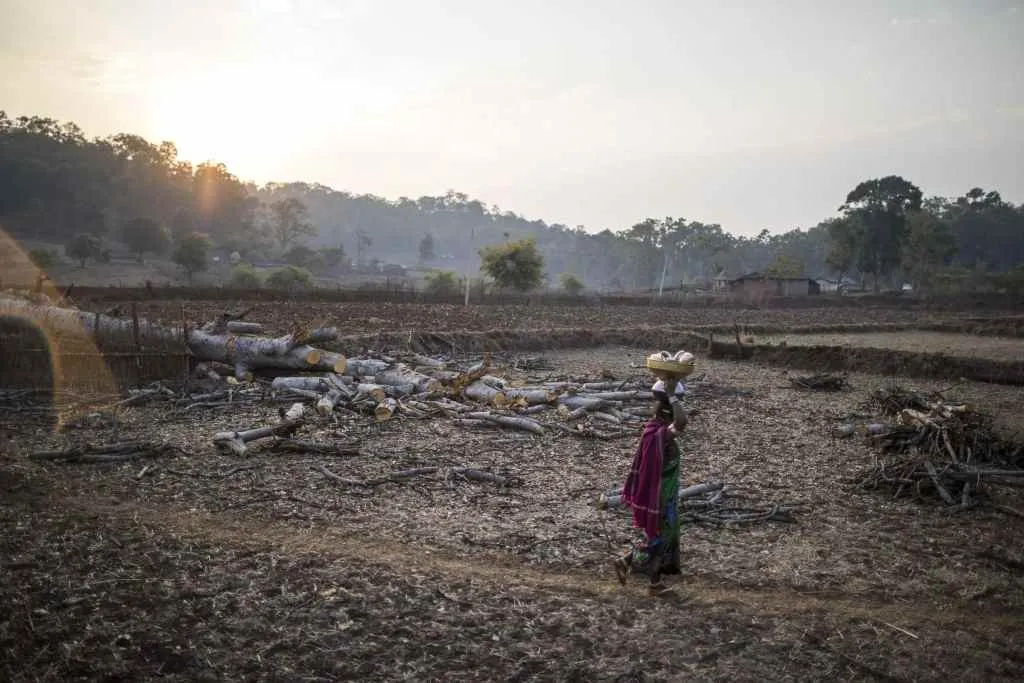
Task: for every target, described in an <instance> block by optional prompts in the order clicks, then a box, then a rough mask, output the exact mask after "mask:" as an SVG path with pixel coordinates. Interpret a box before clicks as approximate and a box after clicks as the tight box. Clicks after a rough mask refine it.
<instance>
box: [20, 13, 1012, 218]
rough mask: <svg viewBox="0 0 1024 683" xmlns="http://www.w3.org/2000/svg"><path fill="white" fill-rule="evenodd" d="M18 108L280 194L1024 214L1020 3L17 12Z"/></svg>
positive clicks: (634, 210) (528, 210)
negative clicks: (930, 200)
mask: <svg viewBox="0 0 1024 683" xmlns="http://www.w3.org/2000/svg"><path fill="white" fill-rule="evenodd" d="M1018 2H1019V4H1020V5H1022V6H1021V7H1018ZM0 109H5V110H7V112H8V114H9V115H15V116H16V115H21V114H40V115H45V116H52V117H55V118H58V119H62V120H74V121H76V122H77V123H79V124H80V125H81V126H82V127H83V128H84V130H85V132H86V134H88V135H90V136H95V135H107V134H111V133H115V132H121V131H125V132H135V133H139V134H141V135H143V136H145V137H147V138H149V139H151V140H153V141H159V140H165V139H168V140H173V141H175V142H176V143H177V144H178V147H179V149H180V151H181V156H182V157H184V158H187V159H190V160H193V161H201V160H204V159H208V158H209V159H216V160H219V161H223V162H225V163H226V164H227V165H228V167H229V169H231V170H232V171H233V172H234V173H235V174H237V175H238V176H240V177H241V178H243V179H246V180H255V181H257V182H260V183H262V182H266V181H271V180H273V181H289V180H305V181H310V182H321V183H323V184H326V185H330V186H332V187H335V188H337V189H344V190H349V191H352V192H357V193H364V192H365V193H372V194H377V195H382V196H385V197H390V198H397V197H399V196H402V195H405V196H410V197H416V196H419V195H423V194H441V193H443V192H445V191H446V190H447V189H449V188H452V189H456V190H459V191H462V192H466V193H468V194H470V195H471V196H474V197H476V198H478V199H480V200H481V201H484V202H485V203H487V204H488V205H490V204H497V205H499V206H501V207H502V208H503V209H509V210H513V211H516V212H517V213H520V214H523V215H526V216H528V217H530V218H542V219H544V220H547V221H550V222H561V223H565V224H567V225H570V226H575V225H578V224H583V225H585V226H586V227H587V228H588V229H591V230H599V229H603V228H606V227H607V228H612V229H619V228H623V227H628V226H629V225H630V224H632V223H634V222H636V221H638V220H640V219H642V218H644V217H646V216H655V217H661V216H666V215H671V216H682V217H686V218H689V219H693V220H703V221H707V222H718V223H721V224H722V226H723V227H724V228H726V229H727V230H730V231H732V232H736V233H746V234H750V233H756V232H757V231H759V230H760V229H762V228H768V229H770V230H773V231H775V230H784V229H789V228H791V227H795V226H808V225H813V224H815V223H817V222H818V221H819V220H821V219H822V218H825V217H827V216H829V215H832V214H833V213H834V212H835V209H836V207H837V206H838V205H839V204H840V203H842V201H843V199H844V198H845V195H846V193H847V192H848V191H849V190H850V189H852V188H853V186H854V185H856V184H857V182H859V181H860V180H863V179H866V178H870V177H878V176H882V175H888V174H890V173H898V174H901V175H904V176H905V177H907V178H908V179H910V180H912V181H914V182H915V183H917V184H918V185H919V186H920V187H921V188H922V189H923V190H924V192H925V193H926V194H942V195H958V194H962V193H963V192H965V191H966V190H968V189H970V187H972V186H975V185H980V186H982V187H985V188H986V189H997V190H999V191H1000V192H1001V193H1002V194H1003V196H1004V198H1006V199H1008V200H1011V201H1014V202H1021V201H1024V163H1022V161H1021V159H1024V132H1022V131H1024V0H1007V1H1005V2H1004V1H1000V0H976V1H975V2H926V1H924V0H919V1H911V0H893V1H892V2H876V1H874V0H858V1H857V2H848V1H847V2H837V1H833V0H776V1H772V0H749V1H748V2H745V3H744V2H718V1H712V2H708V1H707V0H701V1H700V2H690V1H689V0H647V1H644V0H637V1H636V2H632V3H628V2H622V1H621V0H617V1H615V2H612V1H611V0H546V1H542V0H516V1H515V2H511V1H508V0H505V1H503V2H497V1H496V0H435V1H434V2H426V1H424V0H206V1H204V2H198V1H195V0H182V1H179V2H167V1H166V0H132V1H129V0H79V1H78V2H74V1H73V0H0Z"/></svg>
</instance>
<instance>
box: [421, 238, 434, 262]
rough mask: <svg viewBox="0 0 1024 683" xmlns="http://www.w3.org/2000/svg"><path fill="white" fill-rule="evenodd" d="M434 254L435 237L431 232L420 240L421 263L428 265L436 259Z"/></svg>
mask: <svg viewBox="0 0 1024 683" xmlns="http://www.w3.org/2000/svg"><path fill="white" fill-rule="evenodd" d="M436 256H437V255H436V254H435V253H434V236H433V235H431V234H430V233H429V232H428V233H427V234H426V235H424V236H423V239H421V240H420V263H428V262H430V261H433V260H434V259H435V258H436Z"/></svg>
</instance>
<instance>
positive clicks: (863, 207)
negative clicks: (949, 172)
mask: <svg viewBox="0 0 1024 683" xmlns="http://www.w3.org/2000/svg"><path fill="white" fill-rule="evenodd" d="M921 202H922V195H921V190H920V189H919V188H918V187H917V186H916V185H914V184H913V183H911V182H909V181H907V180H905V179H903V178H901V177H899V176H886V177H884V178H877V179H873V180H865V181H864V182H862V183H860V184H859V185H857V187H855V188H854V189H853V190H852V191H851V192H850V193H849V194H848V195H847V196H846V202H845V203H844V204H843V205H842V206H841V207H839V210H840V211H842V212H843V213H844V215H845V216H847V217H853V218H856V219H857V225H858V227H859V230H858V231H857V233H856V249H857V267H858V269H859V270H860V271H861V272H862V273H869V274H871V275H873V276H874V285H875V290H876V291H877V290H878V289H879V278H881V277H885V276H887V275H889V274H890V273H892V272H893V270H894V269H896V268H897V267H899V265H900V263H901V261H902V254H903V245H904V243H905V242H906V239H907V233H908V230H909V224H908V219H907V215H908V213H910V212H911V211H918V210H920V209H921Z"/></svg>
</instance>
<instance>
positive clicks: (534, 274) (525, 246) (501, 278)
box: [480, 237, 544, 292]
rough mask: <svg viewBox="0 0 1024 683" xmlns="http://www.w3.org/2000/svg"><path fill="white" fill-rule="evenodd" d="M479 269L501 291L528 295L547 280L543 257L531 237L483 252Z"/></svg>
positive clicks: (481, 252) (488, 248)
mask: <svg viewBox="0 0 1024 683" xmlns="http://www.w3.org/2000/svg"><path fill="white" fill-rule="evenodd" d="M480 269H481V270H483V271H484V272H485V273H487V274H488V275H489V276H491V279H493V280H494V282H495V284H497V286H498V287H499V288H501V289H514V290H517V291H520V292H528V291H530V290H531V289H535V288H537V287H539V286H540V284H541V282H543V280H544V256H543V255H542V254H541V253H540V250H539V249H538V248H537V243H536V241H535V240H534V239H533V238H532V237H528V238H526V239H522V240H518V241H516V242H504V243H502V244H495V245H492V246H489V247H484V248H483V249H481V250H480Z"/></svg>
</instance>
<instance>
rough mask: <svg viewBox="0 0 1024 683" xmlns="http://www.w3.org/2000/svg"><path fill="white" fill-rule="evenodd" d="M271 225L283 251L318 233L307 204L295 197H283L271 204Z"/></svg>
mask: <svg viewBox="0 0 1024 683" xmlns="http://www.w3.org/2000/svg"><path fill="white" fill-rule="evenodd" d="M270 221H271V222H270V227H271V231H272V232H273V234H274V237H275V239H277V244H278V246H280V247H281V251H282V252H286V251H288V247H290V246H292V245H293V244H295V243H297V242H299V241H301V240H302V239H304V238H306V237H313V236H314V235H316V233H317V231H316V228H315V227H314V226H313V224H312V223H310V222H309V213H308V211H307V210H306V205H305V204H303V203H302V202H301V201H299V200H298V199H295V198H294V197H289V198H288V199H281V200H278V201H276V202H274V203H273V204H271V205H270Z"/></svg>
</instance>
